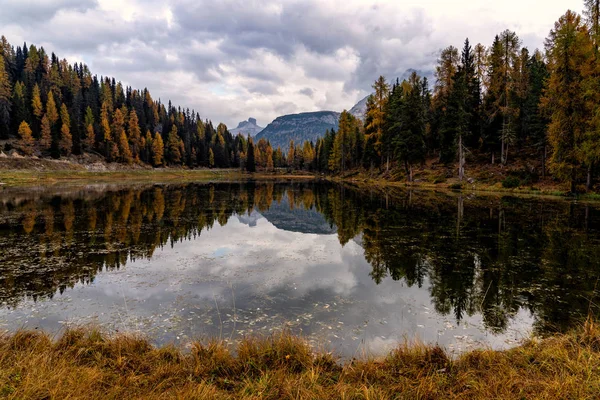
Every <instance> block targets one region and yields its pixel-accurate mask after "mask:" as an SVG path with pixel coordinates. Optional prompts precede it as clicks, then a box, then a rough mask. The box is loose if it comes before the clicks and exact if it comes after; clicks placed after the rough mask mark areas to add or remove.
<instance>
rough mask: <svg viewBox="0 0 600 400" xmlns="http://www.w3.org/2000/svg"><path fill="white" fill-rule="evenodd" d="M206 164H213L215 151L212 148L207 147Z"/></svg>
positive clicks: (210, 165) (211, 165)
mask: <svg viewBox="0 0 600 400" xmlns="http://www.w3.org/2000/svg"><path fill="white" fill-rule="evenodd" d="M208 166H209V167H210V168H213V167H214V166H215V153H213V151H212V149H208Z"/></svg>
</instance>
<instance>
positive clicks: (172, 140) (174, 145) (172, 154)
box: [167, 125, 182, 164]
mask: <svg viewBox="0 0 600 400" xmlns="http://www.w3.org/2000/svg"><path fill="white" fill-rule="evenodd" d="M167 154H168V157H169V161H170V162H171V163H173V164H181V161H182V158H181V156H182V155H181V147H180V143H179V137H178V136H177V126H175V125H173V127H172V128H171V132H169V136H168V138H167Z"/></svg>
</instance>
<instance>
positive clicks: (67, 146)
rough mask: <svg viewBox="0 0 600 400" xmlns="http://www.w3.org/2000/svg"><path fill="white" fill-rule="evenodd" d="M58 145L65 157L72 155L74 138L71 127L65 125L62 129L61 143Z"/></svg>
mask: <svg viewBox="0 0 600 400" xmlns="http://www.w3.org/2000/svg"><path fill="white" fill-rule="evenodd" d="M58 145H59V148H60V150H61V152H62V153H63V154H64V155H66V156H68V155H69V154H71V151H72V150H73V137H72V136H71V129H70V128H69V125H67V124H65V123H63V124H62V126H61V128H60V141H59V144H58Z"/></svg>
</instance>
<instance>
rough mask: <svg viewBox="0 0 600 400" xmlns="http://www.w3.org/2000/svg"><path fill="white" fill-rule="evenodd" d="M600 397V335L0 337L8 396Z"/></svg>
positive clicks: (0, 371)
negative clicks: (171, 341)
mask: <svg viewBox="0 0 600 400" xmlns="http://www.w3.org/2000/svg"><path fill="white" fill-rule="evenodd" d="M598 393H600V331H599V330H598V329H597V328H596V326H595V325H594V324H593V323H587V324H586V326H585V327H584V328H582V329H581V330H579V331H577V332H574V333H572V334H568V335H563V336H557V337H554V338H549V339H545V340H543V341H529V342H527V343H525V344H523V345H521V346H520V347H517V348H514V349H512V350H507V351H491V350H480V351H474V352H470V353H467V354H464V355H462V356H460V357H459V358H456V359H451V358H450V357H449V356H448V355H447V354H446V353H445V352H444V350H442V349H441V348H439V347H432V346H425V345H404V346H400V347H398V348H397V349H396V350H395V351H393V352H391V353H390V354H388V355H387V356H386V357H384V358H381V359H373V360H353V361H348V362H345V363H340V362H339V361H338V360H337V359H335V357H333V356H332V355H330V354H328V353H324V352H313V351H312V350H311V349H310V348H309V346H308V345H307V344H306V343H305V342H304V341H303V340H302V339H300V338H297V337H294V336H291V335H288V334H279V335H276V336H272V337H270V338H266V339H246V340H244V341H242V342H241V343H240V344H239V345H238V346H237V348H236V351H235V355H233V354H232V353H231V352H229V351H228V350H227V348H226V347H224V346H223V345H221V344H219V343H217V342H212V343H209V344H200V343H194V344H192V345H191V349H188V350H185V351H181V350H178V349H175V348H173V347H163V348H155V347H153V346H151V345H150V344H149V342H148V341H146V340H144V339H140V338H136V337H132V336H126V335H120V336H116V337H106V336H103V335H102V334H100V333H99V332H97V331H93V330H71V331H68V332H66V333H65V334H63V335H62V337H60V338H59V339H58V340H51V338H50V337H48V336H47V335H46V334H43V333H40V332H18V333H15V334H12V335H5V336H2V337H1V338H0V396H2V397H5V398H9V399H34V398H35V399H40V398H48V399H66V398H86V399H96V398H114V399H123V398H140V399H142V398H143V399H158V398H161V399H162V398H185V399H190V398H197V399H212V398H216V399H233V398H245V399H280V398H290V399H291V398H294V399H334V398H339V399H387V398H401V399H402V398H406V399H416V398H421V399H441V398H444V399H446V398H450V399H451V398H469V399H491V398H494V399H533V398H543V399H588V398H589V399H592V398H598Z"/></svg>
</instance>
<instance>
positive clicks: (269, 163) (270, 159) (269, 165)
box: [266, 145, 275, 172]
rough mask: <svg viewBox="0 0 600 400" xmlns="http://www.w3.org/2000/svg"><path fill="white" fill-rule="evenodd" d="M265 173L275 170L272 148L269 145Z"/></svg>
mask: <svg viewBox="0 0 600 400" xmlns="http://www.w3.org/2000/svg"><path fill="white" fill-rule="evenodd" d="M266 153H267V171H269V172H271V171H273V170H274V169H275V168H274V166H273V147H271V145H268V146H267V152H266Z"/></svg>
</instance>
